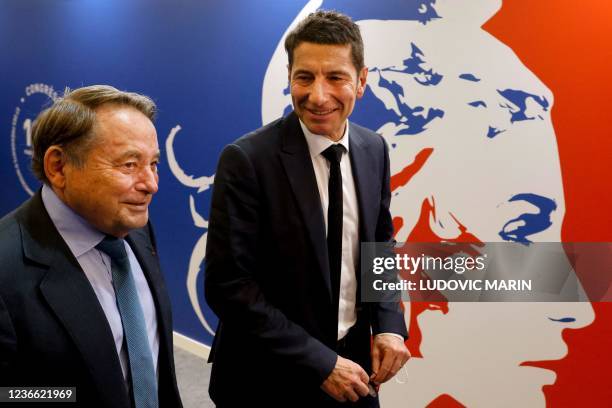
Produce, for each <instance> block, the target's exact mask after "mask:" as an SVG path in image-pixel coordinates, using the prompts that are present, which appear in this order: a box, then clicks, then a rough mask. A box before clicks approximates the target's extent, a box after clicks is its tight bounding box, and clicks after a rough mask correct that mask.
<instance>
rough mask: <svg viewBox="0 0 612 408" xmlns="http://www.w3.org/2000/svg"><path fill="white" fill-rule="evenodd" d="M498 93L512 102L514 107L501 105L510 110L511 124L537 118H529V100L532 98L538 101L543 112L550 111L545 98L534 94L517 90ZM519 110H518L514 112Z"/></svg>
mask: <svg viewBox="0 0 612 408" xmlns="http://www.w3.org/2000/svg"><path fill="white" fill-rule="evenodd" d="M497 92H498V93H499V94H500V95H501V96H503V97H504V98H505V99H506V100H508V101H510V102H511V103H512V104H513V105H514V106H512V105H510V104H503V105H500V106H501V107H502V108H506V109H508V111H509V112H510V122H512V123H514V122H519V121H523V120H533V119H535V117H529V116H527V99H529V98H531V99H533V100H534V101H536V102H537V103H538V104H539V105H540V107H541V108H542V110H544V111H548V107H549V106H550V104H549V103H548V100H547V99H546V97H544V96H538V95H534V94H530V93H527V92H525V91H520V90H516V89H505V90H503V91H500V90H499V89H498V90H497ZM514 109H518V110H514Z"/></svg>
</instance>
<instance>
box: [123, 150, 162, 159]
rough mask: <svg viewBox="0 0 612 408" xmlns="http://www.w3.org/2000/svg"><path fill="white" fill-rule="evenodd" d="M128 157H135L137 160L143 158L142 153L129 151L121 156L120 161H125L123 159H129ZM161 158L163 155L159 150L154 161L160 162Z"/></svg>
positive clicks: (154, 156)
mask: <svg viewBox="0 0 612 408" xmlns="http://www.w3.org/2000/svg"><path fill="white" fill-rule="evenodd" d="M128 157H135V158H136V159H140V158H141V157H142V153H141V152H140V151H138V150H128V151H126V152H125V153H123V154H122V155H121V156H119V160H123V159H127V158H128ZM160 158H161V153H160V151H159V150H158V151H157V152H156V153H155V154H154V155H153V159H154V160H159V159H160Z"/></svg>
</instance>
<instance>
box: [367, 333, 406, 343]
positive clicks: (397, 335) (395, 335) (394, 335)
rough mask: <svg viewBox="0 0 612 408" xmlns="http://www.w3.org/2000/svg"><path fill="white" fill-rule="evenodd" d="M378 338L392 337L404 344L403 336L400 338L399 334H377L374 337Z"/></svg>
mask: <svg viewBox="0 0 612 408" xmlns="http://www.w3.org/2000/svg"><path fill="white" fill-rule="evenodd" d="M378 336H393V337H397V338H398V339H400V340H401V341H402V343H403V342H404V336H402V335H401V334H397V333H378V334H377V335H375V336H374V337H378Z"/></svg>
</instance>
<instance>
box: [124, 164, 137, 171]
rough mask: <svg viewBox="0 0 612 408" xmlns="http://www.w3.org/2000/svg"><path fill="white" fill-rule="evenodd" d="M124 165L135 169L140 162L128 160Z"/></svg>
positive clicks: (129, 168)
mask: <svg viewBox="0 0 612 408" xmlns="http://www.w3.org/2000/svg"><path fill="white" fill-rule="evenodd" d="M123 167H125V168H126V169H128V170H133V169H135V168H136V167H138V164H137V163H136V162H127V163H123Z"/></svg>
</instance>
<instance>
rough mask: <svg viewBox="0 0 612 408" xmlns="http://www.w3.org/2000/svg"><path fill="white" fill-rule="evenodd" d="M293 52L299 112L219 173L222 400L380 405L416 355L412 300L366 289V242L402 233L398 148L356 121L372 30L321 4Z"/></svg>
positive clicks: (209, 261)
mask: <svg viewBox="0 0 612 408" xmlns="http://www.w3.org/2000/svg"><path fill="white" fill-rule="evenodd" d="M285 48H286V50H287V53H288V57H289V65H288V67H289V82H290V85H291V96H292V100H293V108H294V111H293V112H292V113H291V114H289V115H288V116H287V117H285V118H281V119H279V120H277V121H275V122H273V123H271V124H269V125H268V126H266V127H263V128H261V129H258V130H256V131H254V132H253V133H250V134H248V135H246V136H244V137H242V138H240V139H238V140H237V141H236V142H234V143H233V144H231V145H229V146H227V147H226V148H225V150H224V151H223V153H222V155H221V158H220V160H219V165H218V170H217V173H216V178H215V187H214V192H213V198H212V209H211V215H210V224H209V233H208V242H207V252H206V298H207V301H208V303H209V304H210V306H211V307H212V309H213V310H214V311H215V313H217V315H218V316H219V318H220V325H219V328H218V330H217V334H216V336H215V341H214V344H213V349H212V351H211V360H212V361H213V368H212V378H211V383H210V395H211V396H212V399H213V400H214V401H215V402H216V403H217V404H218V405H219V406H220V407H223V406H227V407H237V406H267V407H271V406H275V407H276V406H282V407H301V406H304V407H325V406H344V403H347V404H349V405H352V404H355V405H356V406H363V407H373V406H378V400H377V398H376V397H375V392H374V389H373V388H375V387H376V385H377V384H380V383H383V382H385V381H387V380H388V379H390V378H391V377H392V376H393V375H394V374H395V373H396V372H397V370H398V369H399V368H400V367H401V366H402V365H403V364H404V363H405V361H406V360H407V359H408V351H407V349H406V347H405V346H404V343H403V341H404V338H405V336H406V326H405V323H404V319H403V315H402V312H401V311H400V310H399V307H398V305H397V304H396V303H364V302H361V301H360V299H359V296H358V287H359V284H360V279H359V274H358V273H357V271H358V270H359V269H358V262H359V258H360V245H359V243H360V242H368V241H370V242H371V241H378V242H387V241H391V240H392V234H393V227H392V223H391V217H390V213H389V202H390V198H391V194H390V191H389V156H388V151H387V146H386V144H385V143H384V141H383V139H382V138H381V137H380V136H379V135H377V134H375V133H374V132H372V131H370V130H367V129H365V128H362V127H360V126H358V125H355V124H353V123H349V122H348V117H349V115H350V114H351V112H352V111H353V107H354V105H355V102H356V100H357V99H359V98H361V97H362V96H363V93H364V87H365V83H366V76H367V68H365V67H364V61H363V43H362V40H361V35H360V32H359V28H358V27H357V25H356V24H355V23H353V22H352V21H351V20H350V18H348V17H347V16H345V15H342V14H340V13H336V12H328V11H319V12H316V13H313V14H311V15H310V16H308V17H307V18H306V19H305V20H304V21H302V22H301V23H300V24H299V25H298V26H297V27H296V28H295V29H294V30H293V31H292V32H291V33H290V34H289V35H288V37H287V39H286V42H285ZM371 334H374V340H373V344H372V347H370V339H371Z"/></svg>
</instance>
